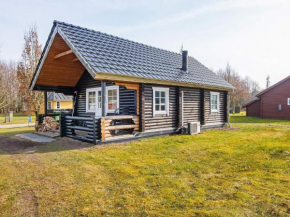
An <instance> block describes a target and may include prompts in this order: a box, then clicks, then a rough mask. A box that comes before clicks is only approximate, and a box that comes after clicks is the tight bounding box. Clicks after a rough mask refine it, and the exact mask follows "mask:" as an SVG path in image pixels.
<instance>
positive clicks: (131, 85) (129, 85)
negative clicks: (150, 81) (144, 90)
mask: <svg viewBox="0 0 290 217" xmlns="http://www.w3.org/2000/svg"><path fill="white" fill-rule="evenodd" d="M115 84H116V85H120V86H125V87H126V88H127V89H128V90H136V99H137V102H136V103H137V106H136V109H137V115H139V102H140V100H139V90H140V86H139V83H138V84H136V83H126V82H118V81H116V82H115Z"/></svg>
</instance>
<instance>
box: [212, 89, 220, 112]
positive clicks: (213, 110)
mask: <svg viewBox="0 0 290 217" xmlns="http://www.w3.org/2000/svg"><path fill="white" fill-rule="evenodd" d="M212 96H217V109H212V108H211V98H212ZM210 111H211V113H216V112H219V111H220V93H219V92H210Z"/></svg>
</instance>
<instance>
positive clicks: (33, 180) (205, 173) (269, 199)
mask: <svg viewBox="0 0 290 217" xmlns="http://www.w3.org/2000/svg"><path fill="white" fill-rule="evenodd" d="M231 121H232V127H233V128H232V129H230V130H210V131H205V132H202V133H201V134H200V135H197V136H186V135H176V136H167V137H160V138H150V139H143V140H141V141H137V142H131V143H128V144H118V145H103V146H96V147H88V146H87V145H86V147H84V148H82V149H79V146H76V145H75V146H67V145H62V143H63V142H65V141H66V142H67V141H68V140H67V139H62V140H59V141H56V142H55V143H53V144H50V145H40V146H36V147H33V150H34V151H35V153H33V154H31V153H30V154H23V153H20V154H9V153H5V152H3V151H2V154H1V153H0V210H1V212H0V213H1V214H2V216H99V215H104V216H194V215H200V216H256V215H257V216H289V215H290V191H289V188H290V142H289V138H290V122H289V121H277V120H265V119H263V120H262V119H257V118H248V117H245V116H242V115H233V116H232V117H231ZM0 132H1V131H0ZM2 135H3V134H2ZM10 135H11V134H10ZM0 142H1V137H0ZM71 143H72V144H73V143H76V142H71ZM73 147H74V148H73ZM1 214H0V215H1Z"/></svg>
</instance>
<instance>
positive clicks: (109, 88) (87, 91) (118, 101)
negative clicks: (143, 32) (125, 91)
mask: <svg viewBox="0 0 290 217" xmlns="http://www.w3.org/2000/svg"><path fill="white" fill-rule="evenodd" d="M100 90H101V88H100V87H97V88H88V89H86V112H96V109H95V110H90V109H89V92H95V93H96V94H95V97H96V106H95V108H97V106H98V105H97V97H98V95H97V91H100ZM109 90H117V108H119V104H120V97H119V85H114V86H108V87H106V101H105V103H106V114H107V113H114V112H115V109H109V106H108V103H109V100H108V91H109ZM102 100H103V99H102Z"/></svg>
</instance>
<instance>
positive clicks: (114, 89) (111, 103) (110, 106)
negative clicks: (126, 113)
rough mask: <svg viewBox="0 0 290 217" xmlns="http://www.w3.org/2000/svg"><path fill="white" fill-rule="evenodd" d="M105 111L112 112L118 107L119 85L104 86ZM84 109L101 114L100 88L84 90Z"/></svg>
mask: <svg viewBox="0 0 290 217" xmlns="http://www.w3.org/2000/svg"><path fill="white" fill-rule="evenodd" d="M106 91H107V97H106V100H105V101H106V111H107V113H108V112H109V113H113V112H115V110H116V109H117V108H119V86H108V87H106ZM86 94H87V95H86V111H87V112H96V115H97V116H99V115H101V109H102V90H101V88H100V87H98V88H92V89H87V90H86Z"/></svg>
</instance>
